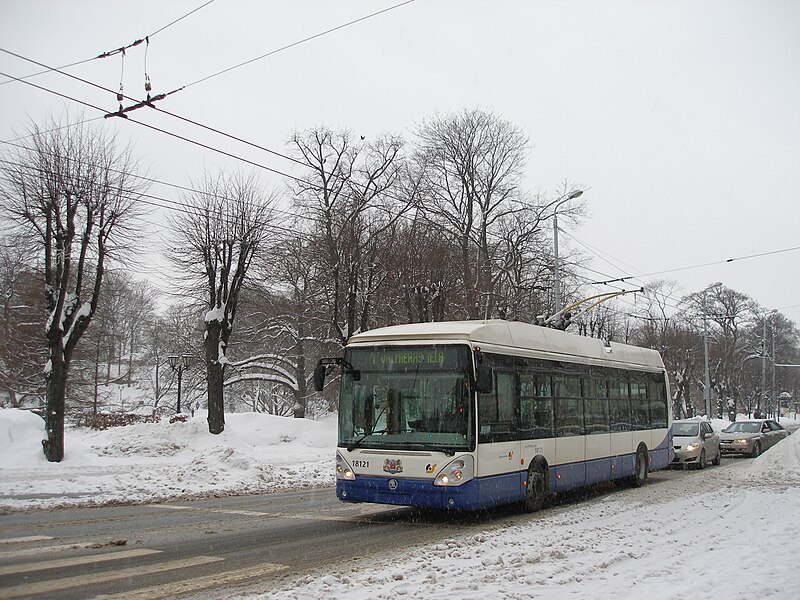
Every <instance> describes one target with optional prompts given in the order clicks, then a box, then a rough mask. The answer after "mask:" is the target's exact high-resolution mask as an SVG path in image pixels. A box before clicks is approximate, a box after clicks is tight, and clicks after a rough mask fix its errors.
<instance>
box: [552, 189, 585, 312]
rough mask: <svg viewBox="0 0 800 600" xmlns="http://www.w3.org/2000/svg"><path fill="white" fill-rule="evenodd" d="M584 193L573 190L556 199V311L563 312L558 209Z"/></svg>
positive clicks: (554, 280) (554, 261) (554, 262)
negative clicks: (559, 262)
mask: <svg viewBox="0 0 800 600" xmlns="http://www.w3.org/2000/svg"><path fill="white" fill-rule="evenodd" d="M581 194H583V190H573V191H571V192H570V193H569V194H564V195H563V196H561V197H560V198H559V199H558V200H557V201H556V206H555V208H554V209H553V286H554V288H555V289H554V292H555V301H556V312H555V314H558V313H560V312H561V279H560V273H559V270H558V269H559V265H558V209H559V207H560V206H561V205H562V204H564V202H567V201H568V200H574V199H575V198H577V197H578V196H580V195H581Z"/></svg>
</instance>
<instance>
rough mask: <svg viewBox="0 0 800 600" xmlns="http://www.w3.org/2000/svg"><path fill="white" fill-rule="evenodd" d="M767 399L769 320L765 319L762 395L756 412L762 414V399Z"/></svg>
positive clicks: (762, 352)
mask: <svg viewBox="0 0 800 600" xmlns="http://www.w3.org/2000/svg"><path fill="white" fill-rule="evenodd" d="M766 397H767V318H766V317H764V322H763V323H762V329H761V394H760V395H759V402H758V405H757V406H756V410H758V412H759V413H761V399H762V398H766Z"/></svg>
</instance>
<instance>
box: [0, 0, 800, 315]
mask: <svg viewBox="0 0 800 600" xmlns="http://www.w3.org/2000/svg"><path fill="white" fill-rule="evenodd" d="M205 1H206V0H191V1H174V2H168V3H164V2H154V1H140V2H137V3H108V2H99V1H98V2H93V1H88V0H76V1H74V2H56V1H49V2H44V1H34V2H31V1H29V0H28V1H16V0H3V1H2V2H0V47H2V48H3V49H6V50H11V51H13V52H16V53H18V54H21V55H24V56H26V57H29V58H33V59H36V60H38V61H41V62H43V63H45V64H48V65H52V66H62V65H66V64H68V63H72V62H75V61H78V60H83V59H87V58H91V57H94V56H97V55H98V54H100V53H101V52H104V51H109V50H113V49H115V48H119V47H121V46H124V45H127V44H129V43H131V42H133V41H134V40H136V39H139V38H143V37H144V36H146V35H148V34H151V33H153V32H156V31H158V30H159V29H161V28H162V27H164V26H165V25H167V24H168V23H170V22H172V21H174V20H175V19H177V18H179V17H181V16H182V15H185V14H186V13H188V12H189V11H191V10H193V9H195V8H197V7H199V6H201V5H202V4H204V2H205ZM399 3H400V0H397V1H396V2H391V1H389V2H386V1H380V2H378V1H362V2H355V1H352V2H351V1H339V2H322V1H313V2H312V1H308V2H292V3H288V2H278V1H273V2H255V1H252V2H245V1H235V0H216V1H215V2H213V3H211V4H209V5H208V6H205V7H204V8H202V9H201V10H198V11H197V12H195V13H194V14H192V15H191V16H189V17H187V18H185V19H183V20H182V21H180V22H178V23H175V24H174V25H171V26H169V27H167V28H166V29H164V30H163V31H161V32H159V33H156V35H154V36H153V37H152V38H151V39H150V44H149V47H148V48H147V72H148V74H149V75H150V78H151V80H152V83H153V93H159V92H167V91H172V90H174V89H177V88H180V87H181V86H184V85H188V84H194V85H189V86H188V87H187V88H186V89H184V90H182V91H180V92H177V93H175V94H173V95H171V96H170V97H169V98H168V99H166V100H164V101H163V102H162V103H161V104H160V106H161V107H162V108H164V109H166V110H169V111H170V112H173V113H176V114H178V115H181V116H184V117H188V118H191V119H194V120H196V121H199V122H202V123H203V124H206V125H209V126H212V127H214V128H217V129H220V130H222V131H225V132H227V133H231V134H234V135H237V136H239V137H242V138H245V139H247V140H249V141H252V142H254V143H257V144H259V145H261V146H265V147H267V148H270V149H273V150H276V151H279V152H283V151H285V149H286V148H285V145H284V144H285V141H286V139H287V138H288V137H289V135H290V134H291V133H292V131H293V130H295V129H296V128H307V127H311V126H315V125H320V124H325V125H328V126H331V127H340V126H341V127H347V128H349V129H351V130H352V131H353V132H354V133H358V134H361V135H365V136H370V135H376V134H378V133H381V132H395V133H401V134H406V135H408V133H409V131H410V130H411V129H412V128H413V126H414V124H415V123H417V122H419V121H420V120H422V119H425V118H428V117H430V116H432V115H433V114H434V113H436V112H437V111H438V112H440V113H446V112H450V111H457V110H460V109H462V108H472V107H475V106H479V107H481V108H485V109H488V110H492V111H493V112H496V113H497V114H500V115H502V116H503V117H505V118H507V119H508V120H510V121H512V122H514V123H515V124H517V125H519V126H521V127H522V128H524V130H525V131H526V133H527V134H528V136H529V137H530V140H531V152H530V158H529V167H528V186H529V189H530V192H531V193H532V194H533V193H536V192H542V193H545V194H548V195H549V196H550V197H556V196H557V195H558V193H559V191H560V190H561V186H562V185H563V183H564V182H565V181H567V182H568V183H569V184H573V185H576V186H581V187H585V188H587V191H586V193H585V194H584V196H583V198H582V199H585V201H586V206H587V211H588V212H587V214H588V216H587V218H586V219H585V220H584V221H583V222H582V223H580V224H575V223H570V222H568V221H566V220H561V221H560V225H561V227H562V229H563V230H564V231H565V235H563V236H561V238H560V239H561V241H562V244H563V245H564V246H563V249H562V254H564V252H565V251H566V250H567V247H571V248H578V249H582V250H583V251H584V252H586V253H587V255H588V257H590V258H591V262H590V263H587V264H585V266H587V267H589V269H592V270H583V271H582V275H584V276H585V277H586V278H587V279H589V280H605V279H610V278H616V277H622V276H627V275H636V274H650V273H656V272H662V271H667V270H672V269H682V270H677V271H674V272H672V273H664V274H663V275H660V277H668V278H671V279H675V280H677V281H678V282H679V283H680V284H681V285H682V286H683V290H684V291H685V292H686V293H688V292H694V291H699V290H701V289H703V288H704V287H705V286H706V285H708V284H710V283H713V282H716V281H721V282H722V283H724V284H725V285H727V286H729V287H732V288H734V289H737V290H739V291H742V292H745V293H748V294H750V295H751V296H752V297H753V298H755V299H756V300H757V301H758V302H760V303H761V304H762V305H764V306H765V307H767V308H779V309H781V310H782V312H784V314H786V315H787V316H788V317H789V318H791V319H793V320H795V322H800V268H798V267H800V250H793V251H789V252H782V253H775V254H769V255H767V256H762V257H760V258H751V259H745V258H743V257H747V256H751V255H756V254H762V253H771V252H775V251H778V250H784V249H788V248H795V247H798V246H800V233H798V231H799V228H800V208H798V205H797V196H798V189H800V108H799V107H800V35H798V32H800V2H796V1H794V0H785V1H775V0H773V1H769V0H766V1H758V2H757V1H735V0H720V1H680V0H678V1H674V0H673V1H669V2H667V1H663V2H648V1H613V0H609V1H604V2H593V1H585V2H581V1H571V2H542V1H526V2H523V1H505V2H504V1H499V2H498V1H495V2H470V1H449V0H438V1H437V0H417V1H416V2H412V3H410V4H407V5H405V6H402V7H399V8H397V9H395V10H391V11H388V12H386V13H384V14H381V15H378V16H375V17H373V18H370V19H366V20H364V21H362V22H360V23H357V24H354V25H351V26H348V27H346V28H343V29H340V30H338V31H335V32H333V33H330V34H327V35H325V36H322V37H320V38H318V39H315V40H312V41H308V42H305V43H303V44H300V45H297V46H294V47H292V48H290V49H287V50H284V51H281V52H278V53H276V54H274V55H272V56H270V57H267V58H264V59H263V60H259V61H256V62H253V63H251V64H249V65H247V66H243V67H241V68H238V69H235V70H233V71H231V72H228V73H225V74H223V75H219V76H217V77H213V78H211V79H208V80H206V81H203V82H200V83H194V82H198V81H199V80H201V79H203V78H205V77H207V76H209V75H212V74H214V73H217V72H219V71H221V70H223V69H226V68H228V67H231V66H233V65H236V64H238V63H241V62H243V61H247V60H250V59H253V58H255V57H258V56H261V55H263V54H266V53H268V52H271V51H273V50H276V49H278V48H281V47H283V46H285V45H287V44H291V43H294V42H297V41H299V40H302V39H304V38H307V37H309V36H312V35H314V34H317V33H320V32H322V31H325V30H328V29H331V28H333V27H336V26H339V25H342V24H344V23H347V22H349V21H352V20H354V19H358V18H360V17H363V16H365V15H368V14H370V13H374V12H376V11H378V10H381V9H383V8H388V7H391V6H394V5H396V4H399ZM144 58H145V44H142V45H140V46H138V47H137V48H133V49H131V50H129V51H128V52H127V53H126V58H125V69H124V85H125V93H126V94H127V95H130V96H133V97H136V98H142V97H143V95H144V91H143V79H144ZM121 67H122V61H121V56H120V55H116V56H114V57H111V58H107V59H103V60H95V61H91V62H88V63H85V64H82V65H79V66H77V67H74V68H72V69H70V72H71V73H73V74H75V75H78V76H80V77H82V78H85V79H88V80H91V81H93V82H95V83H97V84H100V85H102V86H104V87H107V88H111V89H113V90H116V89H117V88H118V87H119V83H120V75H121ZM37 70H39V69H38V67H35V66H34V65H31V64H29V63H25V62H24V61H21V60H19V59H17V58H13V57H11V56H9V55H8V54H4V53H0V71H2V72H4V73H10V74H13V75H17V76H20V75H25V74H29V73H33V72H36V71H37ZM0 81H4V79H3V78H0ZM31 81H32V82H35V83H36V84H38V85H41V86H44V87H48V88H50V89H53V90H58V91H59V92H61V93H64V94H69V95H71V96H73V97H75V98H78V99H81V100H83V101H85V102H89V103H91V104H95V105H97V106H99V107H102V108H103V109H105V110H108V111H112V110H114V109H115V108H116V104H117V103H116V100H115V98H114V97H113V95H112V94H109V93H107V92H102V91H99V90H96V89H93V88H91V87H89V86H87V85H85V84H81V83H77V82H74V81H70V80H69V79H67V78H65V77H63V76H61V75H58V74H55V73H50V74H47V75H43V76H39V77H36V78H33V79H31ZM64 104H65V101H64V100H63V99H61V98H58V97H57V96H55V95H52V94H49V93H47V92H44V91H41V90H37V89H33V88H30V87H29V86H26V85H24V84H21V83H19V82H12V83H6V84H4V85H0V115H2V116H1V117H0V139H2V140H8V139H10V138H12V133H11V132H12V129H13V130H17V131H21V130H22V128H23V127H24V125H25V124H26V122H27V117H28V116H30V117H32V118H34V119H37V120H41V119H43V118H44V117H45V116H46V115H48V114H49V113H50V112H54V113H56V114H57V115H58V114H60V113H61V112H62V110H63V106H64ZM70 110H71V111H73V113H74V112H77V111H78V110H79V107H76V106H74V105H72V106H71V107H70ZM85 116H86V117H95V116H101V113H100V112H98V111H95V110H92V109H90V108H86V109H85ZM134 119H135V120H141V121H143V122H146V123H149V124H152V125H155V126H158V127H163V128H164V129H168V130H170V131H173V132H175V133H178V134H180V135H183V136H186V137H189V138H191V139H193V140H196V141H199V142H202V143H204V144H208V145H211V146H214V147H219V148H221V149H224V150H225V151H227V152H231V153H233V154H236V155H238V156H241V157H244V158H247V159H248V160H251V161H254V162H257V163H259V164H261V165H265V166H268V167H270V168H273V169H277V170H279V171H282V172H286V173H294V174H297V173H298V171H296V170H295V169H294V168H293V166H292V165H291V163H288V162H287V161H285V160H283V159H281V158H279V157H275V156H273V155H270V154H268V153H265V152H263V151H260V150H256V149H254V148H251V147H247V146H243V145H241V144H236V143H234V142H232V141H230V140H226V139H224V138H221V137H219V136H215V135H212V134H210V133H208V132H207V131H203V130H202V129H199V128H197V127H195V126H191V125H188V124H186V123H182V122H180V121H178V120H176V119H174V118H170V117H167V116H164V115H160V114H157V113H155V112H154V111H151V110H140V111H137V112H136V113H132V114H131V120H134ZM106 124H107V126H109V127H115V128H116V129H117V131H118V132H119V135H120V138H121V139H128V138H130V139H132V140H134V142H135V144H136V148H137V151H138V154H139V155H141V156H142V159H143V161H144V163H145V164H148V165H150V172H151V175H152V176H153V177H155V178H157V179H161V180H164V181H168V182H172V183H177V184H182V185H187V184H189V182H190V179H191V178H195V179H196V178H198V177H199V175H200V172H201V171H202V169H203V168H205V167H214V166H218V165H219V166H227V165H230V164H232V163H233V162H234V161H232V160H231V159H228V158H226V157H223V156H221V155H219V154H215V153H213V152H211V151H209V150H205V149H200V148H197V147H195V146H192V145H190V144H188V143H186V142H183V141H180V140H177V139H174V138H170V137H167V136H165V135H163V134H160V133H157V132H153V131H152V130H148V129H146V128H145V127H142V126H140V125H136V124H134V123H131V122H122V121H120V120H119V119H116V120H114V122H111V121H106ZM260 176H261V178H262V181H263V182H265V183H267V184H268V185H274V186H280V185H282V184H283V181H284V180H282V178H281V177H279V176H276V175H274V174H272V173H269V172H266V171H264V172H262V173H261V175H260ZM152 191H153V193H154V194H156V195H159V196H162V197H165V198H171V199H176V198H177V194H176V192H175V190H172V189H170V188H165V187H162V186H155V187H154V188H153V190H152ZM159 212H160V211H157V212H156V213H154V214H153V215H151V216H150V217H148V219H150V220H151V221H153V222H154V223H158V222H160V221H161V219H162V215H160V214H158V213H159ZM570 236H574V238H575V239H570ZM584 245H585V246H584ZM587 248H589V249H591V251H592V252H596V253H597V254H600V255H602V256H604V257H605V258H606V259H607V260H608V261H610V262H611V263H612V264H609V262H606V261H604V260H601V259H600V258H598V256H596V255H595V254H592V253H590V252H589V251H588V250H587ZM729 258H742V259H741V260H737V261H734V262H731V263H724V262H723V263H721V264H715V265H712V266H707V267H703V268H697V269H684V267H690V266H694V265H699V264H706V263H716V262H718V261H724V260H726V259H729ZM160 271H161V267H158V268H156V267H154V273H158V272H160ZM650 280H651V278H649V277H645V278H642V279H641V280H637V281H635V282H634V285H636V286H638V285H645V286H646V284H647V282H648V281H650ZM609 289H610V288H603V287H600V288H598V291H603V290H609Z"/></svg>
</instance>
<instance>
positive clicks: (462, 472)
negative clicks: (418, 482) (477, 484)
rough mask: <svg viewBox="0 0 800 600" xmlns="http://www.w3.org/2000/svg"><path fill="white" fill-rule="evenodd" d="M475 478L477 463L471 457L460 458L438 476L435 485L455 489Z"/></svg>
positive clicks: (451, 462) (434, 481)
mask: <svg viewBox="0 0 800 600" xmlns="http://www.w3.org/2000/svg"><path fill="white" fill-rule="evenodd" d="M473 477H475V461H473V459H472V457H471V456H469V455H465V456H459V457H458V458H456V459H454V460H452V461H450V463H449V464H448V465H447V466H446V467H445V468H444V469H442V470H441V471H439V474H438V475H436V478H435V479H434V480H433V485H439V486H447V487H455V486H458V485H461V484H463V483H466V482H467V481H469V480H470V479H472V478H473Z"/></svg>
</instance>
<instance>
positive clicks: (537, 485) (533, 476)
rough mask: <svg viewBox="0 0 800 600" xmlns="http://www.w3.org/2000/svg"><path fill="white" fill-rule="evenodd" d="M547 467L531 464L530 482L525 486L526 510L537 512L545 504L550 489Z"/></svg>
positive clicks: (524, 504) (529, 470) (524, 503)
mask: <svg viewBox="0 0 800 600" xmlns="http://www.w3.org/2000/svg"><path fill="white" fill-rule="evenodd" d="M548 487H549V485H548V473H547V469H546V468H545V469H542V468H541V467H537V466H534V465H531V466H530V468H529V469H528V483H527V485H526V486H525V500H524V502H523V507H524V508H525V512H536V511H537V510H539V509H541V508H542V506H543V505H544V501H545V500H546V499H547V490H548Z"/></svg>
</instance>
